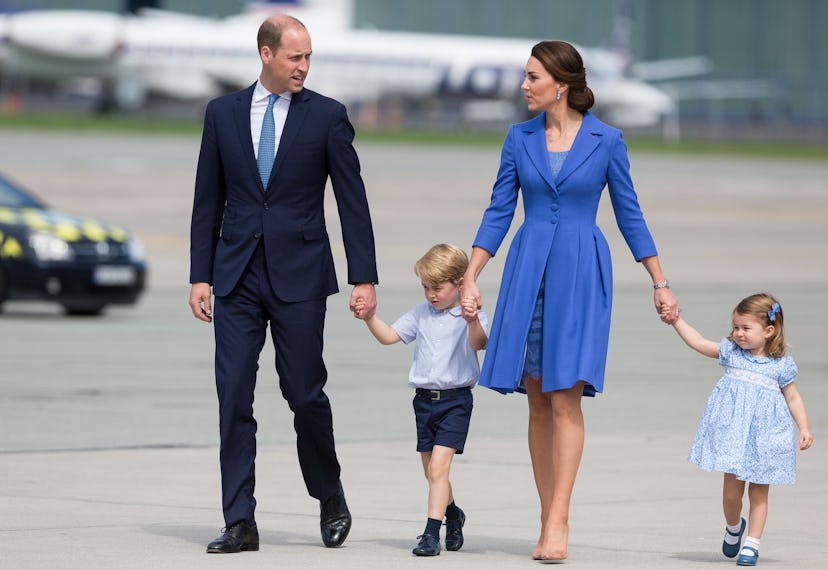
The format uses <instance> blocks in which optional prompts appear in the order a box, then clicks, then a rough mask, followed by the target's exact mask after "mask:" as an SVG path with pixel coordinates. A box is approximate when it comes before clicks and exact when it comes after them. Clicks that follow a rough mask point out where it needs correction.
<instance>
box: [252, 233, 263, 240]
mask: <svg viewBox="0 0 828 570" xmlns="http://www.w3.org/2000/svg"><path fill="white" fill-rule="evenodd" d="M260 237H262V234H260V233H255V234H253V239H259V238H260Z"/></svg>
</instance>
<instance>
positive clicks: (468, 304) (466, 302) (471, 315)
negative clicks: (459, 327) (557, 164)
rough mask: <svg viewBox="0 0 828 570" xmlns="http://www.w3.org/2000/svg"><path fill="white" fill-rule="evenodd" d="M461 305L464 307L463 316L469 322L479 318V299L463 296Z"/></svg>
mask: <svg viewBox="0 0 828 570" xmlns="http://www.w3.org/2000/svg"><path fill="white" fill-rule="evenodd" d="M460 306H462V307H463V318H464V319H465V320H466V322H467V323H473V322H475V321H476V320H477V309H479V308H480V306H479V305H478V304H477V300H475V298H474V297H471V296H468V297H463V299H462V300H461V301H460Z"/></svg>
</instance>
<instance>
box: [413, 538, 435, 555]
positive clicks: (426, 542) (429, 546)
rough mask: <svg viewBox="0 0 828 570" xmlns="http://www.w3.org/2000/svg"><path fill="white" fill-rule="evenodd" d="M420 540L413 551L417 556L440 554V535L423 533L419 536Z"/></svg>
mask: <svg viewBox="0 0 828 570" xmlns="http://www.w3.org/2000/svg"><path fill="white" fill-rule="evenodd" d="M417 539H418V540H419V541H420V542H418V543H417V546H415V547H414V550H412V551H411V552H413V553H414V554H416V555H417V556H437V555H438V554H440V537H439V536H431V535H430V534H421V535H420V536H418V537H417Z"/></svg>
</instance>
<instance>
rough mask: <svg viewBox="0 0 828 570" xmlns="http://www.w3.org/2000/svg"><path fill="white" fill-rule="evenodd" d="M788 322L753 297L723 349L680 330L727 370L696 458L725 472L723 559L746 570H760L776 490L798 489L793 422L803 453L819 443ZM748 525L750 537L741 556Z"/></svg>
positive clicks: (763, 297)
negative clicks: (745, 509)
mask: <svg viewBox="0 0 828 570" xmlns="http://www.w3.org/2000/svg"><path fill="white" fill-rule="evenodd" d="M783 323H784V318H783V316H782V308H781V307H780V305H779V302H778V301H777V300H776V299H774V298H773V297H772V296H771V295H769V294H767V293H758V294H756V295H751V296H750V297H747V298H746V299H743V300H742V301H741V302H740V303H739V304H738V305H737V306H736V308H735V309H734V310H733V330H732V331H731V333H730V336H728V337H727V338H726V339H723V340H722V341H721V342H720V343H718V344H716V343H715V342H714V341H712V340H708V339H706V338H704V337H703V336H702V335H701V334H700V333H699V332H698V331H696V329H694V328H693V327H691V326H690V325H688V324H687V323H686V322H685V321H684V320H683V319H682V318H681V317H679V319H678V320H677V321H676V322H675V323H673V327H674V328H675V329H676V332H677V333H678V334H679V336H680V337H681V338H682V339H683V340H684V342H686V343H687V345H688V346H689V347H690V348H692V349H694V350H696V351H698V352H700V353H701V354H703V355H705V356H709V357H710V358H718V359H719V363H720V364H721V365H722V366H723V367H724V376H722V378H721V380H719V382H718V383H717V384H716V387H715V388H713V392H712V393H711V394H710V398H709V399H708V400H707V407H706V408H705V410H704V415H703V416H702V419H701V422H700V423H699V428H698V431H697V432H696V438H695V441H694V442H693V447H692V449H691V450H690V457H689V459H690V461H691V462H692V463H695V464H696V465H698V466H699V467H701V468H702V469H705V470H707V471H722V472H724V489H723V498H722V505H723V507H724V515H725V521H726V523H727V531H726V532H725V536H724V542H723V543H722V552H723V553H724V555H725V556H727V557H728V558H733V557H734V556H736V555H737V554H738V555H739V557H738V558H737V559H736V563H737V564H738V565H739V566H755V565H756V562H757V560H758V559H759V539H760V538H761V537H762V530H763V529H764V527H765V520H766V519H767V516H768V489H769V486H770V484H772V483H773V484H792V483H793V482H794V481H795V479H796V472H795V468H796V457H795V453H796V451H795V449H794V432H793V425H792V423H791V417H793V420H794V421H795V422H796V425H797V426H798V427H799V449H800V450H805V449H808V448H809V447H811V443H812V442H813V440H814V438H813V436H812V435H811V431H810V430H809V429H808V416H807V415H806V413H805V404H804V403H803V401H802V398H801V397H800V395H799V391H798V390H797V389H796V385H795V384H794V382H793V380H794V377H796V373H797V368H796V364H794V361H793V360H792V359H791V357H790V356H785V348H786V344H785V337H784V334H783V330H782V327H783ZM745 482H748V483H750V485H749V487H748V498H749V499H750V514H749V515H748V520H749V523H746V521H745V519H744V518H741V512H742V496H743V495H744V491H745ZM745 526H748V535H747V537H746V538H745V543H744V546H742V549H741V551H740V550H739V545H740V542H741V539H742V534H743V533H744V531H745Z"/></svg>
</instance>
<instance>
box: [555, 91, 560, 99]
mask: <svg viewBox="0 0 828 570" xmlns="http://www.w3.org/2000/svg"><path fill="white" fill-rule="evenodd" d="M560 100H561V92H560V91H558V93H557V94H556V95H555V101H560Z"/></svg>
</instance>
